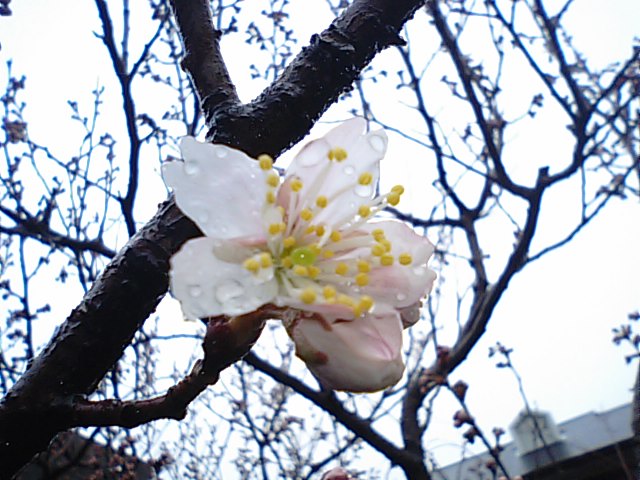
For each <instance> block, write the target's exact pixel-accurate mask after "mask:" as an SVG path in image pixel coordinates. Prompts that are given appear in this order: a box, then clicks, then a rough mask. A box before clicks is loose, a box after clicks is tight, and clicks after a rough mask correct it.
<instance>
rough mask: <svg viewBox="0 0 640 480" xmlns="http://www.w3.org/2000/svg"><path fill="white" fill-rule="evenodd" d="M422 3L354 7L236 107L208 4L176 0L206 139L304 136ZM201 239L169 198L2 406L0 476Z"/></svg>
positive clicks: (279, 141) (258, 141)
mask: <svg viewBox="0 0 640 480" xmlns="http://www.w3.org/2000/svg"><path fill="white" fill-rule="evenodd" d="M421 4H422V2H420V1H417V0H371V1H366V0H360V1H355V2H353V4H352V5H351V6H350V7H349V8H348V9H347V10H346V11H345V12H344V14H343V15H342V16H341V17H340V18H338V19H336V21H334V23H333V24H332V25H331V26H330V27H329V28H328V29H327V30H325V31H324V32H322V33H321V34H319V35H315V36H314V37H313V38H312V40H311V44H310V45H309V46H308V47H306V48H305V49H304V50H303V51H302V52H301V54H300V55H298V57H297V58H296V59H295V60H294V61H293V62H292V63H291V64H290V65H289V67H288V68H287V69H286V70H285V71H284V72H283V74H282V75H281V77H280V78H279V79H278V80H276V81H275V82H274V83H273V84H272V85H271V86H270V87H268V88H267V89H266V90H265V92H264V93H263V94H262V95H261V96H260V97H258V98H257V99H256V100H255V101H253V102H251V103H250V104H247V105H240V104H238V103H237V101H236V98H237V97H236V96H235V90H234V89H233V85H232V84H231V83H230V81H229V80H228V76H227V75H226V68H225V67H224V63H223V62H222V59H221V57H220V55H219V50H218V45H217V38H216V35H217V34H216V32H215V31H214V30H213V29H212V28H210V22H207V20H208V18H209V17H207V16H206V15H205V16H204V17H203V16H202V15H197V13H198V12H200V13H202V12H203V11H204V9H206V8H208V5H207V2H203V1H199V2H192V1H187V0H176V1H174V2H173V6H174V11H175V13H176V18H177V21H178V24H179V26H180V29H181V33H182V35H183V37H184V42H185V46H186V49H187V56H186V58H185V62H184V66H185V68H186V69H187V70H188V71H189V73H190V74H191V76H192V78H193V79H194V84H195V85H196V87H197V88H198V95H199V97H200V99H201V102H202V107H203V110H204V113H205V117H206V118H207V123H208V126H209V128H210V130H209V138H210V140H212V141H218V142H223V143H227V144H230V145H234V146H237V147H239V148H242V149H243V150H245V151H246V152H248V153H249V154H252V155H256V154H258V153H263V152H267V153H270V154H272V155H274V156H277V155H278V154H279V153H280V152H282V151H283V150H285V149H286V148H287V147H289V146H290V145H292V144H293V143H295V142H297V141H299V140H300V139H301V138H302V137H304V136H305V135H306V134H307V132H308V131H309V129H310V128H311V126H312V125H313V123H314V122H315V121H316V120H317V119H318V117H319V116H320V115H321V114H322V113H323V112H324V111H325V110H326V109H327V108H328V107H329V106H330V105H331V104H332V103H333V102H334V101H335V100H336V99H337V98H338V96H339V95H340V94H341V93H343V92H344V91H346V90H348V89H349V88H350V87H351V85H352V83H353V81H354V80H355V79H356V78H357V76H358V74H359V72H360V71H361V70H362V68H363V67H365V66H366V65H367V63H368V62H369V61H370V60H371V59H372V58H373V56H374V55H375V54H376V53H377V52H379V51H380V50H382V49H383V48H385V47H387V46H389V45H392V44H397V43H399V42H401V40H400V38H399V36H398V34H399V31H400V29H401V27H402V25H403V24H404V23H405V22H406V21H407V20H408V19H409V18H410V17H411V16H412V15H413V13H414V12H415V11H416V10H417V9H418V8H419V7H420V5H421ZM190 12H191V14H190ZM194 12H195V14H193V13H194ZM194 22H195V23H194ZM203 22H204V23H203ZM195 25H197V28H196V26H195ZM189 29H191V30H193V31H190V30H189ZM197 59H200V61H196V60H197ZM208 60H210V61H208ZM200 69H202V70H200ZM212 77H214V78H212ZM198 235H200V232H199V231H198V229H197V227H196V226H195V225H194V224H193V223H192V222H191V221H190V220H188V219H186V218H185V217H184V216H183V215H182V214H181V213H180V212H179V211H178V210H177V208H176V207H175V205H174V203H173V201H172V200H168V201H166V202H165V203H163V204H162V205H161V206H160V209H159V210H158V212H157V213H156V215H155V216H154V217H153V218H152V219H151V220H150V221H149V222H148V223H147V225H146V226H145V227H144V228H142V229H141V230H140V231H139V232H138V233H137V234H136V235H135V236H134V237H133V238H132V239H131V240H130V241H129V243H128V244H127V245H126V246H125V247H124V248H123V249H122V250H121V251H120V252H119V253H118V254H117V255H116V257H115V258H114V259H113V261H112V262H111V263H110V264H109V266H108V267H107V268H106V269H105V271H104V272H103V273H102V275H101V276H100V278H99V279H98V280H97V281H96V282H95V284H94V285H93V286H92V288H91V290H90V291H89V292H88V293H87V295H86V296H85V298H84V299H83V300H82V302H81V303H80V305H79V306H78V307H77V308H75V309H74V310H73V312H72V313H71V315H70V316H69V317H68V318H67V319H66V320H65V321H64V322H63V323H62V325H61V326H60V328H59V329H58V330H57V332H56V334H55V335H54V336H53V338H52V339H51V340H50V342H49V344H48V345H47V346H46V347H45V349H44V350H43V351H42V353H41V354H40V355H39V356H38V357H37V358H36V359H35V360H34V362H33V363H32V365H31V366H30V368H29V370H28V371H27V372H26V373H25V374H24V375H23V377H22V378H21V379H20V380H19V381H18V382H17V383H16V384H15V386H14V387H13V388H12V389H11V391H10V392H9V393H8V394H7V396H6V397H5V398H4V399H3V401H2V403H1V404H0V478H11V476H12V475H13V474H14V473H15V472H16V471H17V470H18V469H19V468H20V467H21V466H22V465H24V464H25V463H26V462H27V461H28V460H29V459H30V458H31V457H32V456H33V455H34V454H36V453H37V452H39V451H41V450H42V449H44V448H45V447H46V446H47V444H48V443H49V442H50V441H51V439H52V438H53V436H54V435H55V434H56V433H58V432H60V431H62V430H64V429H66V428H68V427H69V426H70V425H72V424H73V421H72V419H71V418H70V416H69V417H66V416H64V415H52V414H51V412H52V408H51V407H54V409H53V410H56V409H57V411H60V410H61V409H60V408H59V407H60V405H63V404H65V403H68V402H72V401H74V399H75V398H77V396H79V395H80V396H82V395H86V394H89V393H91V392H92V391H93V389H94V388H95V386H96V385H97V384H98V382H99V381H100V380H101V379H102V377H103V376H104V375H105V374H106V372H108V371H109V369H110V368H111V367H112V366H113V365H114V364H115V362H116V361H117V360H118V359H119V358H120V357H121V355H122V353H123V351H124V349H125V348H126V347H127V345H128V344H129V343H130V342H131V339H132V338H133V336H134V334H135V332H136V331H137V330H138V329H139V328H140V326H141V325H142V323H143V322H144V321H145V319H146V318H147V317H148V316H149V315H150V314H151V313H152V312H153V311H154V309H155V308H156V306H157V305H158V302H159V301H160V300H161V299H162V297H163V296H164V294H165V293H166V291H167V287H168V279H167V271H168V260H169V258H170V257H171V255H172V254H173V253H174V252H176V251H177V250H178V248H179V247H180V246H181V245H182V244H183V243H184V242H185V241H186V240H187V239H189V238H192V237H195V236H198Z"/></svg>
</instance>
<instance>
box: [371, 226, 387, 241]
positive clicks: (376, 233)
mask: <svg viewBox="0 0 640 480" xmlns="http://www.w3.org/2000/svg"><path fill="white" fill-rule="evenodd" d="M371 235H373V238H375V239H376V241H377V242H379V241H380V240H382V239H383V238H384V230H382V229H381V228H376V229H375V230H374V231H373V232H371Z"/></svg>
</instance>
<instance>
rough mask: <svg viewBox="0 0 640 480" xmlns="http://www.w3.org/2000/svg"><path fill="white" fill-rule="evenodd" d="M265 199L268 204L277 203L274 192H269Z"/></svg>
mask: <svg viewBox="0 0 640 480" xmlns="http://www.w3.org/2000/svg"><path fill="white" fill-rule="evenodd" d="M265 199H266V201H267V203H276V194H275V193H273V191H271V190H269V191H268V192H267V196H266V197H265Z"/></svg>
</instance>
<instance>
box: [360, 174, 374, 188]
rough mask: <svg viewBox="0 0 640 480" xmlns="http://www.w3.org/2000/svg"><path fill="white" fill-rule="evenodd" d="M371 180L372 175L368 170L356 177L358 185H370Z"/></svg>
mask: <svg viewBox="0 0 640 480" xmlns="http://www.w3.org/2000/svg"><path fill="white" fill-rule="evenodd" d="M371 182H373V175H371V173H369V172H364V173H362V174H361V175H360V177H358V183H359V184H360V185H371Z"/></svg>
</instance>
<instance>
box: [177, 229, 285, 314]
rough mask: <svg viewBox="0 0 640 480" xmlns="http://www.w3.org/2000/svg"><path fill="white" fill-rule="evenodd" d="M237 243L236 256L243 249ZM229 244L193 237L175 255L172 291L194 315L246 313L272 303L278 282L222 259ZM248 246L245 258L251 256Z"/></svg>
mask: <svg viewBox="0 0 640 480" xmlns="http://www.w3.org/2000/svg"><path fill="white" fill-rule="evenodd" d="M243 248H244V247H242V246H241V245H237V246H236V249H235V251H236V255H237V256H238V257H241V255H239V253H238V252H242V251H243ZM229 250H230V248H229V245H225V244H221V243H220V242H219V241H218V240H214V239H211V238H208V237H201V238H196V239H193V240H189V241H188V242H187V243H185V244H184V245H183V246H182V248H181V249H180V250H179V251H178V253H176V254H175V255H174V256H173V257H172V258H171V271H170V272H169V276H170V282H171V293H172V294H173V296H174V297H175V298H177V299H178V300H179V301H180V302H181V304H182V310H183V311H184V313H185V315H186V316H187V317H190V318H202V317H208V316H215V315H242V314H244V313H249V312H252V311H254V310H255V309H256V308H258V307H260V306H261V305H264V304H265V303H269V302H270V301H272V300H273V299H274V297H275V296H276V294H277V292H278V284H277V282H276V280H275V278H273V275H271V276H270V277H269V278H270V279H269V280H267V281H262V280H263V279H264V277H260V278H257V277H255V276H254V275H253V274H251V272H249V271H248V270H246V269H245V268H244V267H242V265H241V264H239V263H230V262H226V261H224V260H222V259H221V258H220V256H223V255H224V254H225V253H226V252H228V251H229ZM250 255H251V250H248V249H246V254H245V255H243V256H242V257H244V258H248V257H249V256H250Z"/></svg>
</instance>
